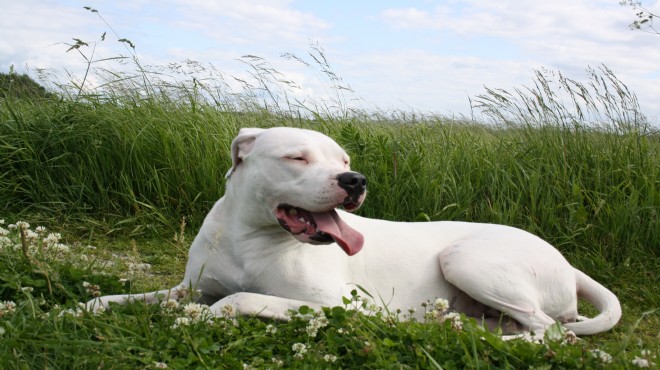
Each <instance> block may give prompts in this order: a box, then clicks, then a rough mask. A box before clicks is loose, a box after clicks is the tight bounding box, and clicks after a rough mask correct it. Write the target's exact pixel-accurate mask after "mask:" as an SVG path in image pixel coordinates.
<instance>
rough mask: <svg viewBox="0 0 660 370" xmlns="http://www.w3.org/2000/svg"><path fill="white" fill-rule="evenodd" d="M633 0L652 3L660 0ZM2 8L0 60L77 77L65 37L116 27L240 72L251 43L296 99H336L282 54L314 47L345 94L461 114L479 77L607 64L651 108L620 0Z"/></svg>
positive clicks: (659, 85) (653, 61) (645, 51)
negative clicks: (290, 84)
mask: <svg viewBox="0 0 660 370" xmlns="http://www.w3.org/2000/svg"><path fill="white" fill-rule="evenodd" d="M642 5H643V6H644V7H645V8H647V9H649V10H651V11H652V12H654V13H655V14H660V3H659V2H658V0H655V1H642ZM85 6H88V7H91V8H93V9H95V10H97V11H98V13H93V12H90V11H89V10H86V9H84V7H85ZM0 8H1V9H2V13H3V16H2V19H3V21H2V22H1V23H0V72H7V71H9V68H10V66H13V68H14V70H15V71H17V72H19V73H26V72H27V73H30V74H35V72H36V71H37V70H39V69H49V70H53V71H60V72H62V71H66V73H69V74H73V75H75V76H83V75H84V73H85V68H86V63H85V60H84V59H83V58H82V57H81V56H80V54H77V53H76V52H75V50H74V51H70V52H67V49H68V48H69V46H68V45H67V44H72V43H73V38H77V39H80V40H82V41H85V42H87V43H88V44H89V45H90V46H89V47H86V48H81V51H83V52H84V53H87V55H90V54H89V53H90V52H91V51H92V50H93V51H94V57H95V58H96V59H103V58H112V57H114V56H117V55H120V54H121V55H127V54H129V51H130V50H129V49H130V48H127V44H126V43H121V42H118V41H117V40H118V39H120V38H125V39H128V40H130V41H131V42H132V43H133V44H134V45H135V50H134V53H135V55H136V56H137V57H138V59H139V60H140V62H141V63H142V64H144V65H154V66H166V65H168V64H169V63H180V62H182V61H185V60H194V61H197V62H199V63H200V64H201V65H204V66H213V68H214V69H215V70H217V71H220V72H221V73H222V74H224V75H226V76H233V77H238V78H239V79H240V78H243V77H245V78H247V77H249V74H250V67H249V65H247V64H245V63H242V62H241V60H243V62H244V61H245V59H241V58H242V57H243V56H246V55H253V56H258V57H260V58H263V59H264V60H265V62H267V63H268V65H269V66H272V67H273V68H274V69H276V70H277V71H278V72H280V73H282V75H283V76H286V79H287V80H289V81H293V83H295V85H296V86H297V88H296V92H295V94H299V95H300V98H301V99H311V100H314V99H319V100H321V101H324V100H326V99H327V100H332V99H333V96H336V94H337V90H333V89H330V88H329V86H330V85H332V83H331V81H329V80H328V79H327V77H324V76H327V75H324V74H323V73H322V71H321V70H320V69H319V68H318V67H317V68H309V67H307V66H305V65H304V64H303V63H300V62H297V61H295V60H292V59H291V58H286V57H283V55H285V54H287V53H288V54H290V55H291V54H293V55H296V56H298V57H300V58H302V59H304V60H306V61H308V62H310V61H313V59H311V56H310V53H312V54H314V49H315V48H316V49H318V48H320V49H322V50H323V56H324V57H325V58H326V59H327V61H328V64H329V66H330V67H331V68H332V72H333V73H335V75H336V76H338V77H340V78H341V85H342V86H345V87H350V89H351V90H352V92H349V90H339V94H341V96H342V99H345V100H346V101H347V104H348V105H353V106H356V107H358V108H364V109H372V108H375V109H380V110H383V111H394V110H402V111H410V112H420V113H434V114H441V115H446V116H470V114H471V108H470V99H474V97H475V96H477V95H478V94H483V93H484V92H485V87H488V88H503V89H506V90H509V91H511V89H513V88H520V87H523V86H530V85H532V84H533V78H534V71H535V70H541V69H549V70H556V71H559V72H561V73H562V74H563V75H565V76H568V77H570V78H572V79H575V80H578V81H583V82H586V81H587V74H586V69H587V68H588V67H598V66H600V65H603V64H604V65H605V66H607V67H608V68H610V69H611V70H612V71H613V72H614V74H615V75H616V76H617V77H618V78H619V79H620V80H621V81H623V82H624V83H625V84H626V85H627V86H628V87H629V88H630V90H632V91H633V92H634V93H635V94H636V95H637V97H638V99H639V102H640V105H641V108H642V112H643V113H644V114H645V115H646V116H647V117H648V118H649V119H650V120H651V121H652V122H656V123H657V122H658V121H659V120H660V118H659V117H660V35H657V34H651V33H646V32H642V31H633V30H630V29H629V27H628V25H629V24H630V23H631V22H632V21H634V20H635V10H633V9H631V8H630V7H628V6H622V5H620V4H619V0H554V1H520V0H515V1H513V0H498V1H492V0H462V1H459V0H446V1H433V0H400V1H392V0H381V1H347V0H335V1H296V0H270V1H266V0H232V1H221V0H218V1H212V0H159V1H154V0H130V1H128V0H115V1H97V0H89V1H75V0H22V1H8V0H5V1H3V4H2V5H1V7H0ZM99 16H100V17H99ZM103 33H106V37H105V39H104V40H103V41H101V35H102V34H103ZM92 47H94V49H92ZM115 62H116V61H115V60H111V61H110V62H108V63H115ZM312 64H313V63H312ZM98 65H100V63H99V64H98ZM229 80H232V81H234V82H235V81H237V80H235V79H232V78H230V79H229Z"/></svg>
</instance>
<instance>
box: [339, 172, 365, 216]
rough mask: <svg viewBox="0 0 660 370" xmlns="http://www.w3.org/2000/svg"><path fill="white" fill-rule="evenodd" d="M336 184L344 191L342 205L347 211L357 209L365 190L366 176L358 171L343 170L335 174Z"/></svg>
mask: <svg viewBox="0 0 660 370" xmlns="http://www.w3.org/2000/svg"><path fill="white" fill-rule="evenodd" d="M337 185H339V187H340V188H342V189H344V191H346V199H344V203H343V204H342V206H344V208H345V209H346V210H347V211H352V210H355V209H357V208H358V207H359V206H360V204H361V203H362V202H361V200H362V197H363V196H364V194H365V193H366V191H367V178H366V177H365V176H364V175H363V174H361V173H359V172H352V171H351V172H344V173H342V174H340V175H338V176H337Z"/></svg>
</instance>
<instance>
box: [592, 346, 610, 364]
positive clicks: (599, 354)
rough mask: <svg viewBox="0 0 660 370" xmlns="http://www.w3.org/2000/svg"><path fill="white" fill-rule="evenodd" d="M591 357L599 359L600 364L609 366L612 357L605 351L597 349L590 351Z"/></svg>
mask: <svg viewBox="0 0 660 370" xmlns="http://www.w3.org/2000/svg"><path fill="white" fill-rule="evenodd" d="M591 355H592V356H594V357H595V358H597V359H599V360H600V362H602V363H605V364H609V363H611V362H612V355H610V354H609V353H607V352H605V351H601V350H599V349H594V350H592V351H591Z"/></svg>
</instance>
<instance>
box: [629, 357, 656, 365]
mask: <svg viewBox="0 0 660 370" xmlns="http://www.w3.org/2000/svg"><path fill="white" fill-rule="evenodd" d="M632 364H633V365H635V366H637V367H644V368H646V367H651V364H650V363H649V360H647V359H645V358H639V357H637V356H635V358H634V359H633V360H632Z"/></svg>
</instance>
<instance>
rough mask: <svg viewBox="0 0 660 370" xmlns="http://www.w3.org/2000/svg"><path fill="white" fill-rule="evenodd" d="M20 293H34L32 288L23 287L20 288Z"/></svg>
mask: <svg viewBox="0 0 660 370" xmlns="http://www.w3.org/2000/svg"><path fill="white" fill-rule="evenodd" d="M21 291H22V292H25V293H32V292H33V291H34V288H33V287H31V286H24V287H22V288H21Z"/></svg>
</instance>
